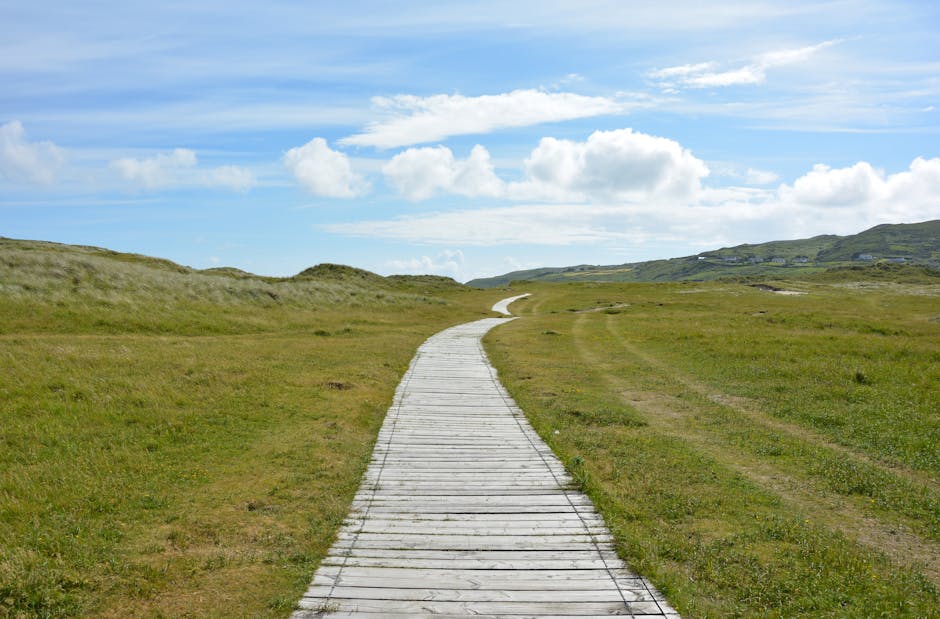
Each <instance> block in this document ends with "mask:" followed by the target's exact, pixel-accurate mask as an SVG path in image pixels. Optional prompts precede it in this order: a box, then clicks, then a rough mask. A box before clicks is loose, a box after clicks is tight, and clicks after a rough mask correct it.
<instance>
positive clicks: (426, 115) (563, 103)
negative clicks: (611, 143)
mask: <svg viewBox="0 0 940 619" xmlns="http://www.w3.org/2000/svg"><path fill="white" fill-rule="evenodd" d="M372 101H373V104H374V106H375V108H376V109H377V110H378V111H379V112H380V113H383V114H386V115H388V118H386V119H384V120H380V121H376V122H373V123H371V124H369V125H366V128H365V129H364V130H363V131H362V132H361V133H357V134H354V135H351V136H349V137H346V138H343V139H341V140H340V143H341V144H344V145H350V146H353V145H354V146H375V147H377V148H396V147H399V146H409V145H412V144H421V143H426V142H436V141H439V140H444V139H445V138H448V137H450V136H455V135H468V134H483V133H490V132H492V131H495V130H498V129H508V128H512V127H526V126H530V125H537V124H541V123H547V122H557V121H564V120H573V119H577V118H590V117H593V116H603V115H609V114H620V113H624V112H626V111H627V110H628V109H629V108H630V106H633V105H636V104H635V103H632V104H627V103H625V102H622V101H617V100H614V99H611V98H608V97H590V96H585V95H579V94H575V93H570V92H544V91H541V90H532V89H528V90H513V91H512V92H507V93H502V94H496V95H481V96H478V97H466V96H463V95H432V96H430V97H417V96H413V95H398V96H395V97H375V98H374V99H373V100H372Z"/></svg>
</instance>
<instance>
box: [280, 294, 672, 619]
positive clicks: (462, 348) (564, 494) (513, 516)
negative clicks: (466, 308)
mask: <svg viewBox="0 0 940 619" xmlns="http://www.w3.org/2000/svg"><path fill="white" fill-rule="evenodd" d="M523 296H525V295H523ZM518 298H520V297H513V298H512V299H506V300H504V301H502V302H500V303H497V304H496V305H495V306H494V307H493V311H497V312H501V313H505V314H508V313H509V312H508V305H509V303H510V302H512V301H514V300H516V299H518ZM509 320H514V319H513V318H487V319H484V320H478V321H476V322H471V323H467V324H464V325H460V326H457V327H453V328H451V329H447V330H445V331H442V332H440V333H438V334H437V335H435V336H433V337H431V338H430V339H428V340H427V341H426V342H425V343H424V344H423V345H422V346H421V347H420V348H419V349H418V352H417V354H416V355H415V358H414V359H413V360H412V362H411V366H410V367H409V368H408V371H407V372H406V373H405V375H404V377H403V378H402V381H401V383H400V384H399V386H398V390H397V392H396V394H395V400H394V402H393V404H392V407H391V408H390V409H389V411H388V414H387V416H386V418H385V422H384V424H383V426H382V429H381V431H380V433H379V437H378V441H377V442H376V445H375V450H374V452H373V454H372V462H371V463H370V465H369V468H368V470H367V471H366V474H365V477H364V479H363V481H362V485H361V486H360V488H359V491H358V493H357V495H356V498H355V500H354V502H353V507H352V511H351V513H350V515H349V517H348V519H347V520H346V522H345V523H344V525H343V527H342V529H341V530H340V533H339V537H338V539H337V541H336V543H335V544H334V545H333V547H332V548H331V549H330V553H329V555H328V556H327V557H326V558H325V559H324V560H323V563H322V564H321V566H320V568H319V569H318V570H317V572H316V574H315V575H314V578H313V582H312V583H311V585H310V588H309V589H308V590H307V592H306V593H305V594H304V596H303V598H301V600H300V603H299V604H298V608H297V610H296V611H295V612H294V614H293V618H294V619H308V618H312V617H323V616H337V617H369V618H372V619H375V618H377V617H387V618H390V619H398V618H401V619H404V618H405V617H408V618H411V617H431V616H434V617H470V616H473V617H513V618H516V619H518V618H520V617H559V618H560V617H582V618H583V617H607V616H611V615H633V616H637V617H662V618H668V619H678V617H679V615H678V614H676V613H675V611H674V610H672V609H671V608H670V607H669V606H668V605H667V604H666V602H665V601H664V600H663V598H662V596H661V595H659V594H658V593H657V592H656V590H655V589H653V587H652V586H651V585H650V584H649V583H647V582H646V581H645V580H644V579H642V578H640V577H638V576H637V575H635V574H633V573H632V572H630V571H628V570H627V569H626V567H625V566H624V564H623V563H622V562H621V561H620V560H619V559H618V558H617V555H616V553H615V552H614V549H613V546H612V544H611V537H610V533H609V532H608V530H607V527H606V526H605V525H604V522H603V520H602V518H601V517H600V515H598V514H597V512H596V511H595V510H594V507H593V506H592V505H591V502H590V500H589V499H588V498H587V497H586V496H585V495H584V494H582V493H581V492H580V491H578V490H577V489H576V488H575V487H574V485H573V483H572V480H571V478H570V477H569V476H568V475H567V473H566V472H565V470H564V467H563V466H562V465H561V463H560V462H559V461H558V459H557V458H556V457H555V456H554V454H553V453H552V452H551V450H550V449H549V448H548V446H547V445H546V444H545V443H544V442H543V441H542V440H541V439H540V438H539V437H538V435H537V434H536V433H535V431H534V430H533V429H532V428H531V426H530V425H529V423H528V422H527V421H526V419H525V417H524V415H523V413H522V411H521V410H519V408H518V407H517V406H516V404H515V402H513V400H512V398H510V396H509V394H508V393H507V392H506V390H505V389H504V388H503V386H502V385H501V384H500V383H499V380H497V378H496V370H495V369H493V367H492V366H491V365H490V363H489V361H488V360H487V358H486V354H485V353H484V352H483V348H482V345H481V343H480V340H481V338H482V337H483V335H484V334H485V333H486V332H487V331H489V330H490V329H492V328H493V327H495V326H497V325H500V324H503V323H505V322H507V321H509Z"/></svg>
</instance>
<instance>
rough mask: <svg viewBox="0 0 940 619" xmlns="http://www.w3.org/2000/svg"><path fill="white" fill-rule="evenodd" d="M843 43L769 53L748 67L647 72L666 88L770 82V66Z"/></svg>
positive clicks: (710, 66) (709, 65)
mask: <svg viewBox="0 0 940 619" xmlns="http://www.w3.org/2000/svg"><path fill="white" fill-rule="evenodd" d="M839 42H840V41H838V40H831V41H823V42H822V43H819V44H816V45H808V46H805V47H797V48H791V49H782V50H776V51H772V52H767V53H764V54H761V55H759V56H757V57H756V58H754V59H753V60H752V61H751V62H749V63H747V64H745V65H744V66H741V67H737V68H731V69H726V70H718V67H719V64H718V63H716V62H714V61H709V62H700V63H696V64H685V65H678V66H674V67H666V68H664V69H654V70H652V71H649V72H648V73H647V75H648V76H649V77H651V78H653V79H655V80H660V86H661V87H664V88H676V87H686V88H719V87H723V86H737V85H742V84H761V83H763V82H765V81H767V71H768V69H773V68H775V67H783V66H786V65H789V64H795V63H800V62H806V61H807V60H809V59H810V58H811V57H813V56H814V55H815V54H817V53H818V52H819V51H821V50H823V49H825V48H827V47H831V46H833V45H836V44H838V43H839Z"/></svg>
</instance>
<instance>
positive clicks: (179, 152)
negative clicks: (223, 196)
mask: <svg viewBox="0 0 940 619" xmlns="http://www.w3.org/2000/svg"><path fill="white" fill-rule="evenodd" d="M198 164H199V161H198V158H197V157H196V153H195V152H194V151H192V150H190V149H188V148H176V149H174V150H173V151H171V152H168V153H158V154H156V155H154V156H152V157H143V158H134V157H122V158H119V159H115V160H113V161H111V168H112V169H114V170H115V171H116V172H117V173H118V175H119V176H120V177H121V178H122V179H124V180H125V181H127V182H129V183H131V184H133V185H135V186H137V187H140V188H143V189H148V190H156V189H165V188H171V187H194V186H196V187H200V186H201V187H224V188H227V189H231V190H233V191H248V190H249V189H251V188H252V187H254V185H255V184H256V181H255V177H254V174H252V172H251V171H250V170H248V169H247V168H242V167H240V166H234V165H227V166H219V167H217V168H211V169H208V170H198Z"/></svg>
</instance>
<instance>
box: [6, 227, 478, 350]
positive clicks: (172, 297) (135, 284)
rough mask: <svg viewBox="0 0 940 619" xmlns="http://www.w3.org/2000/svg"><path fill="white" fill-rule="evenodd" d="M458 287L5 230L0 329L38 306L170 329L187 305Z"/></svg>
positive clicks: (372, 297) (302, 301) (397, 294)
mask: <svg viewBox="0 0 940 619" xmlns="http://www.w3.org/2000/svg"><path fill="white" fill-rule="evenodd" d="M450 290H470V289H469V288H467V287H465V286H463V285H461V284H459V283H457V282H456V281H454V280H452V279H450V278H445V277H431V276H417V277H416V276H404V275H399V276H392V277H382V276H381V275H376V274H375V273H371V272H369V271H364V270H362V269H356V268H353V267H348V266H343V265H335V264H321V265H317V266H315V267H311V268H309V269H306V270H304V271H303V272H301V273H299V274H297V275H295V276H294V277H266V276H261V275H253V274H251V273H247V272H245V271H242V270H240V269H235V268H231V267H218V268H212V269H205V270H200V269H193V268H190V267H187V266H183V265H180V264H176V263H175V262H171V261H169V260H165V259H162V258H151V257H149V256H143V255H140V254H129V253H121V252H116V251H112V250H109V249H102V248H100V247H89V246H79V245H65V244H61V243H50V242H46V241H22V240H15V239H8V238H3V237H0V333H3V332H6V330H7V328H12V327H11V325H12V323H14V322H16V320H18V319H19V318H11V317H10V316H5V315H4V312H8V313H10V315H11V316H13V315H15V316H17V317H23V316H28V314H29V313H30V312H32V311H34V309H35V308H43V311H45V310H46V309H49V310H50V311H52V312H53V313H57V315H60V318H61V320H62V324H63V325H66V324H71V323H70V321H72V318H71V317H73V316H75V315H81V316H83V317H84V318H85V319H87V318H88V317H89V316H95V317H96V318H94V319H93V320H92V322H94V323H95V324H98V323H101V324H105V323H108V324H111V323H114V324H118V323H120V324H123V323H125V322H128V321H130V322H133V321H141V320H142V321H145V322H147V325H146V326H145V327H142V328H146V329H151V330H159V329H165V330H172V329H174V328H176V327H174V326H173V325H170V324H164V322H165V321H164V322H161V320H162V319H161V318H160V317H161V316H162V315H167V316H170V315H173V316H176V320H179V316H180V315H185V316H188V317H192V318H193V321H194V324H195V323H199V324H203V323H208V322H211V320H213V319H214V318H211V317H213V316H215V317H217V316H219V315H220V313H222V312H234V313H235V314H237V315H238V316H241V317H248V318H249V319H250V317H251V316H252V314H251V313H250V312H243V311H242V310H243V309H244V308H245V307H247V306H253V307H259V308H260V307H268V308H270V307H282V308H304V309H310V308H315V307H323V308H335V307H342V306H352V305H354V306H356V307H365V306H376V307H379V306H389V305H403V306H405V305H415V304H418V305H420V304H428V303H438V302H443V301H442V300H441V298H440V297H437V296H435V295H437V294H438V293H440V294H444V293H446V292H448V291H450ZM31 308H32V309H31ZM76 308H80V309H81V311H77V310H76ZM239 308H240V309H239ZM155 309H156V310H157V311H154V310H155ZM236 309H237V311H236ZM115 316H120V320H118V319H116V318H114V317H115ZM109 321H110V322H109ZM148 321H149V322H148ZM151 323H152V324H151ZM155 325H156V326H155ZM119 326H120V325H119ZM116 328H117V327H116ZM121 328H123V327H121Z"/></svg>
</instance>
